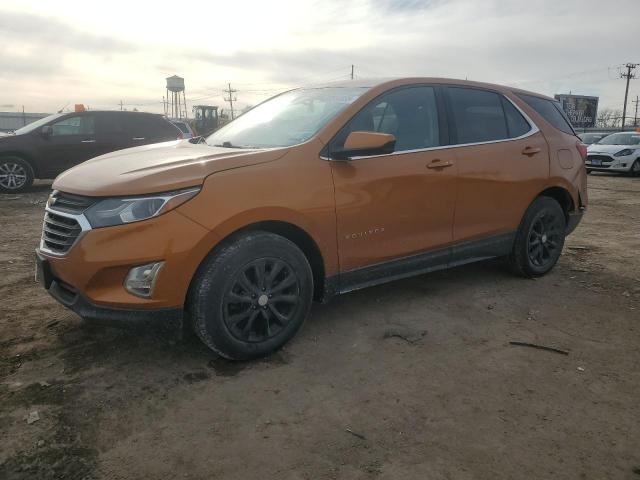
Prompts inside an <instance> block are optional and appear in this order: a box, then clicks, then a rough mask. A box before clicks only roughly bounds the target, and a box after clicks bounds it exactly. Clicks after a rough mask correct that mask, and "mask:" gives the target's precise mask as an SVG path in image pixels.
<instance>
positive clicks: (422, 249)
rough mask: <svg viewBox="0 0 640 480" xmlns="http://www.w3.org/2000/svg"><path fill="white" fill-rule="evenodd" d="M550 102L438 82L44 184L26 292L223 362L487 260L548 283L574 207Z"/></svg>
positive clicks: (290, 97) (383, 88) (306, 103)
mask: <svg viewBox="0 0 640 480" xmlns="http://www.w3.org/2000/svg"><path fill="white" fill-rule="evenodd" d="M585 155H586V147H585V146H584V145H583V144H582V143H581V142H580V140H579V139H578V138H577V137H576V136H575V132H574V131H573V129H572V128H571V125H570V123H569V121H568V120H567V118H566V116H565V115H564V113H563V111H562V109H561V108H560V106H559V104H558V103H557V102H556V101H555V100H553V99H551V98H548V97H545V96H541V95H538V94H535V93H531V92H525V91H521V90H517V89H513V88H508V87H502V86H498V85H491V84H484V83H475V82H468V81H459V80H447V79H439V78H409V79H402V80H392V81H385V82H365V81H351V82H348V83H344V84H332V85H327V86H324V87H316V88H301V89H296V90H291V91H289V92H286V93H283V94H281V95H277V96H275V97H273V98H271V99H269V100H267V101H265V102H264V103H261V104H260V105H258V106H256V107H255V108H253V109H252V110H250V111H248V112H247V113H245V114H244V115H242V116H241V117H239V118H237V119H236V120H234V121H233V122H231V123H230V124H228V125H226V126H224V127H223V128H221V129H219V130H218V131H216V132H215V133H213V134H212V135H211V136H209V137H208V138H206V141H205V142H202V143H199V144H194V143H190V142H189V141H184V140H183V141H172V142H167V143H159V144H154V145H147V146H142V147H136V148H131V149H127V150H121V151H118V152H114V153H109V154H106V155H103V156H101V157H97V158H95V159H93V160H90V161H88V162H86V163H83V164H82V165H79V166H77V167H75V168H72V169H71V170H68V171H67V172H65V173H63V174H62V175H60V176H59V177H58V178H57V179H56V180H55V182H54V184H53V189H54V191H53V193H52V194H51V196H50V198H49V201H48V203H47V206H46V213H45V218H44V226H43V233H42V239H41V242H40V247H39V248H38V249H37V276H38V277H39V278H40V279H41V281H42V282H43V284H44V287H45V288H46V289H47V290H48V291H49V293H50V294H51V295H52V296H53V297H54V298H55V299H56V300H58V301H59V302H61V303H62V304H64V305H66V306H67V307H69V308H70V309H72V310H73V311H75V312H76V313H77V314H79V315H80V316H81V317H84V318H86V319H92V320H102V321H111V322H124V323H129V324H132V323H137V322H145V321H156V322H161V321H174V322H178V321H180V322H181V321H182V319H183V318H184V319H187V320H188V321H189V322H190V323H191V324H192V325H193V328H194V330H195V332H196V333H197V335H198V336H199V337H200V338H201V339H202V340H203V341H204V342H205V343H206V344H207V345H208V346H209V347H210V348H212V349H213V350H215V351H216V352H218V353H219V354H221V355H223V356H225V357H228V358H232V359H249V358H255V357H259V356H262V355H266V354H268V353H270V352H273V351H274V350H276V349H277V348H279V347H281V346H282V345H283V344H285V343H286V342H287V341H288V340H289V339H291V338H292V337H293V336H294V334H295V333H296V332H297V331H298V329H299V328H300V327H301V325H302V324H303V322H304V320H305V317H306V316H307V314H308V313H309V308H310V306H311V302H312V300H317V301H326V300H327V299H329V298H330V297H331V296H332V295H334V294H339V293H345V292H349V291H351V290H355V289H358V288H363V287H367V286H370V285H376V284H379V283H382V282H387V281H390V280H395V279H399V278H403V277H408V276H411V275H416V274H421V273H425V272H431V271H434V270H438V269H442V268H448V267H452V266H456V265H462V264H465V263H469V262H474V261H478V260H484V259H487V258H492V257H505V258H507V259H508V263H509V264H510V265H511V267H512V268H513V270H515V271H516V272H517V273H519V274H521V275H524V276H528V277H533V276H538V275H543V274H545V273H547V272H548V271H549V270H551V269H552V268H553V266H554V265H555V263H556V262H557V260H558V257H559V256H560V253H561V251H562V247H563V244H564V239H565V236H566V235H567V234H569V233H570V232H571V231H572V230H573V229H574V228H575V227H576V225H577V224H578V222H579V220H580V218H581V215H582V213H583V211H584V210H585V208H586V204H587V191H586V172H585V167H584V158H585Z"/></svg>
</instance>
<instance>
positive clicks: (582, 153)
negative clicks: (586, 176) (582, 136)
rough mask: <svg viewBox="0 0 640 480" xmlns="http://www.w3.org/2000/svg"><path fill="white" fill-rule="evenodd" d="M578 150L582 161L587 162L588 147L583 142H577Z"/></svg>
mask: <svg viewBox="0 0 640 480" xmlns="http://www.w3.org/2000/svg"><path fill="white" fill-rule="evenodd" d="M576 148H577V149H578V152H579V153H580V156H581V157H582V160H583V161H585V160H586V159H587V146H586V145H585V144H584V143H582V142H581V141H578V142H576Z"/></svg>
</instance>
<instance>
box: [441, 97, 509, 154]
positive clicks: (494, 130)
mask: <svg viewBox="0 0 640 480" xmlns="http://www.w3.org/2000/svg"><path fill="white" fill-rule="evenodd" d="M448 92H449V100H450V102H451V113H452V117H453V123H454V125H455V130H454V131H455V133H456V143H477V142H490V141H492V140H502V139H505V138H509V132H508V130H507V121H506V118H505V115H504V111H503V109H502V101H501V97H500V95H498V94H497V93H493V92H487V91H485V90H478V89H474V88H460V87H449V88H448Z"/></svg>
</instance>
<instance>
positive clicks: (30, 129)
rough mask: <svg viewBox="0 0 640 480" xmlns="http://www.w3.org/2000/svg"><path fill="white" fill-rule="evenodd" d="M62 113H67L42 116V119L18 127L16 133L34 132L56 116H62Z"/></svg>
mask: <svg viewBox="0 0 640 480" xmlns="http://www.w3.org/2000/svg"><path fill="white" fill-rule="evenodd" d="M62 115H65V114H64V113H54V114H53V115H49V116H48V117H44V118H41V119H40V120H36V121H35V122H31V123H30V124H29V125H25V126H24V127H22V128H19V129H17V130H16V131H15V132H14V133H15V134H16V135H22V134H23V133H29V132H33V131H34V130H37V129H38V128H40V127H42V126H43V125H46V124H47V123H49V122H50V121H51V120H55V119H56V118H58V117H61V116H62Z"/></svg>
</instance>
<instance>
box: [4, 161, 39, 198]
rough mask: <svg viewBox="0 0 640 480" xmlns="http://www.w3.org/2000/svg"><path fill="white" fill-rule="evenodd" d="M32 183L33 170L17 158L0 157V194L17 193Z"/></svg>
mask: <svg viewBox="0 0 640 480" xmlns="http://www.w3.org/2000/svg"><path fill="white" fill-rule="evenodd" d="M32 183H33V169H32V168H31V165H29V163H28V162H25V161H24V160H22V159H21V158H19V157H0V192H4V193H18V192H21V191H23V190H25V189H26V188H29V187H30V186H31V184H32Z"/></svg>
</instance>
